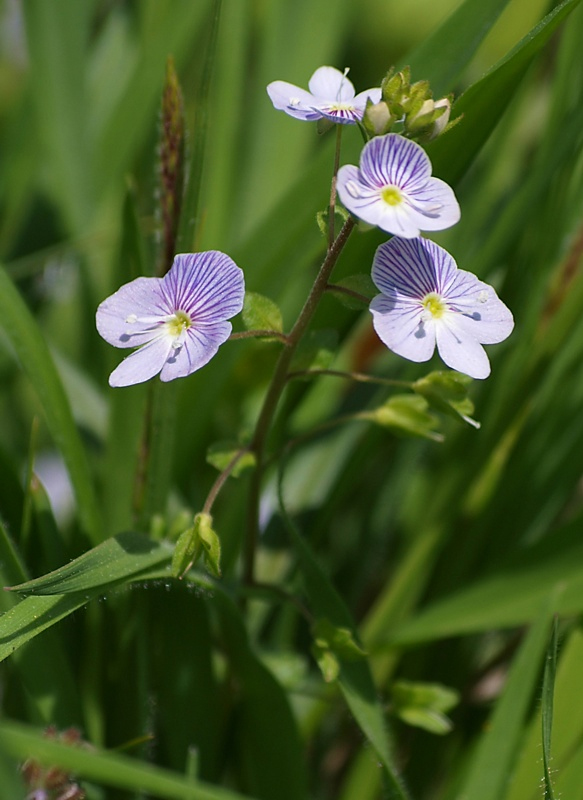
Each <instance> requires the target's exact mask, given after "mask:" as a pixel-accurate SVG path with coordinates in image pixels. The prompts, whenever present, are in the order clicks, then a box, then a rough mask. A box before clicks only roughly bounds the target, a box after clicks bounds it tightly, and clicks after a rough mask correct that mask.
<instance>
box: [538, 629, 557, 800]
mask: <svg viewBox="0 0 583 800" xmlns="http://www.w3.org/2000/svg"><path fill="white" fill-rule="evenodd" d="M558 640H559V624H558V619H557V617H555V619H554V622H553V627H552V631H551V639H550V641H549V646H548V649H547V656H546V659H545V671H544V677H543V691H542V701H541V709H542V745H543V773H544V782H545V795H544V800H555V795H554V792H553V784H552V781H551V733H552V729H553V696H554V691H555V678H556V674H557V647H558Z"/></svg>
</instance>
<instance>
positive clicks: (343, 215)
mask: <svg viewBox="0 0 583 800" xmlns="http://www.w3.org/2000/svg"><path fill="white" fill-rule="evenodd" d="M336 217H338V218H339V221H340V224H341V225H343V224H344V223H345V222H346V220H347V219H348V217H349V214H348V211H346V209H345V208H342V206H334V221H335V222H336ZM329 219H330V209H329V208H326V209H324V211H318V213H317V214H316V224H317V225H318V229H319V231H320V233H321V234H322V236H328V226H329V222H328V220H329Z"/></svg>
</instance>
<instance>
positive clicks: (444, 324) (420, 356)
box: [370, 238, 514, 378]
mask: <svg viewBox="0 0 583 800" xmlns="http://www.w3.org/2000/svg"><path fill="white" fill-rule="evenodd" d="M372 279H373V281H374V282H375V284H376V286H377V288H378V289H380V291H381V292H382V294H379V295H377V296H376V297H375V298H374V299H373V300H372V302H371V304H370V310H371V313H372V316H373V325H374V328H375V330H376V332H377V334H378V336H379V338H380V339H381V341H382V342H383V343H384V344H386V346H387V347H388V348H389V349H390V350H392V351H393V352H394V353H397V355H400V356H403V358H407V359H409V360H410V361H428V360H429V359H430V358H431V356H432V355H433V352H434V350H435V346H436V345H437V349H438V351H439V355H440V356H441V358H442V359H443V361H444V362H445V363H446V364H447V365H448V367H451V368H452V369H455V370H457V371H458V372H463V373H465V374H466V375H470V376H471V377H472V378H486V377H488V375H489V374H490V362H489V361H488V357H487V355H486V353H485V351H484V348H483V347H482V345H483V344H496V343H497V342H501V341H503V340H504V339H506V338H507V337H508V336H509V335H510V333H511V331H512V328H513V327H514V320H513V318H512V314H511V312H510V311H509V309H508V308H507V307H506V306H505V305H504V303H503V302H502V301H501V300H500V299H499V298H498V296H497V294H496V292H495V291H494V289H493V288H492V287H491V286H488V284H487V283H482V281H480V280H478V278H476V276H475V275H472V273H471V272H466V271H464V270H461V269H458V268H457V265H456V263H455V261H454V259H453V258H452V256H451V255H450V254H449V253H448V252H447V250H444V249H443V248H442V247H439V246H438V245H436V244H435V243H434V242H431V241H429V240H428V239H421V238H417V239H399V238H394V239H391V240H390V241H389V242H386V243H385V244H382V245H381V246H380V247H379V248H378V250H377V251H376V253H375V257H374V262H373V267H372Z"/></svg>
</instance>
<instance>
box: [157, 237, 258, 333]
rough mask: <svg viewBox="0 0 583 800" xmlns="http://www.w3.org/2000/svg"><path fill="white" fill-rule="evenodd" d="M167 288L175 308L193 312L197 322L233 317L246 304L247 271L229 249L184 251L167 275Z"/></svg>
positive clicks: (177, 257)
mask: <svg viewBox="0 0 583 800" xmlns="http://www.w3.org/2000/svg"><path fill="white" fill-rule="evenodd" d="M163 290H164V292H165V294H166V296H167V298H168V303H169V305H171V306H172V308H173V310H174V311H178V310H182V311H185V312H186V313H187V314H189V315H190V317H191V319H192V322H193V324H194V325H195V326H196V324H197V323H200V322H203V323H209V322H220V321H222V320H226V319H230V318H231V317H233V316H235V314H238V313H239V312H240V311H241V309H242V308H243V299H244V296H245V281H244V278H243V271H242V270H241V269H239V267H238V266H237V265H236V264H235V262H234V261H233V260H232V259H231V258H229V256H228V255H226V254H225V253H221V252H220V251H218V250H208V251H206V252H204V253H181V254H180V255H177V256H175V258H174V263H173V265H172V269H171V270H170V271H169V272H168V273H167V274H166V275H165V276H164V278H163Z"/></svg>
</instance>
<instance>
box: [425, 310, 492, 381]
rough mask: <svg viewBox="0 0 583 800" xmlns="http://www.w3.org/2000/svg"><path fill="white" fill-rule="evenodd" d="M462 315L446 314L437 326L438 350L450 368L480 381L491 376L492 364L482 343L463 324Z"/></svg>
mask: <svg viewBox="0 0 583 800" xmlns="http://www.w3.org/2000/svg"><path fill="white" fill-rule="evenodd" d="M461 320H463V317H462V315H458V314H455V313H446V314H444V315H443V317H441V318H440V319H439V320H438V321H437V324H436V326H435V327H436V339H437V349H438V351H439V355H440V357H441V358H442V360H443V361H444V362H445V363H446V364H447V366H448V367H451V368H452V369H455V370H457V371H458V372H463V373H464V374H465V375H469V376H470V378H477V379H479V380H481V379H483V378H487V377H488V375H489V374H490V362H489V360H488V356H487V355H486V351H485V350H484V348H483V347H482V345H481V344H480V342H479V341H478V340H477V339H476V338H475V337H474V336H473V335H472V334H471V333H470V332H469V331H468V330H467V328H466V325H465V324H464V323H463V322H461Z"/></svg>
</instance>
